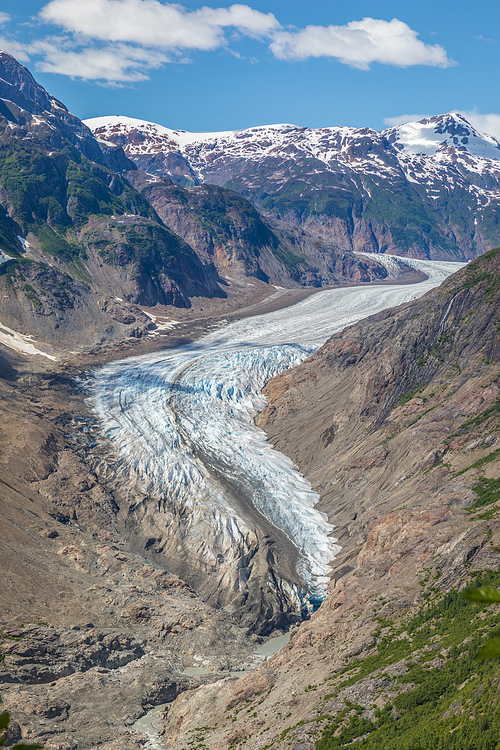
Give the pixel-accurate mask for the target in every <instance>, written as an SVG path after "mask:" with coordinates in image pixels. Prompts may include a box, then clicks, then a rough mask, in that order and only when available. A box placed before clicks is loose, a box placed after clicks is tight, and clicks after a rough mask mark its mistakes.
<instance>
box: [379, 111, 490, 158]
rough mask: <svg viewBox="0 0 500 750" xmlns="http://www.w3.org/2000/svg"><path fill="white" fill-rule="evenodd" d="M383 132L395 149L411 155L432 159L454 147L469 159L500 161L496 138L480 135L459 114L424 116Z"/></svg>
mask: <svg viewBox="0 0 500 750" xmlns="http://www.w3.org/2000/svg"><path fill="white" fill-rule="evenodd" d="M383 132H384V133H385V135H386V136H387V138H388V140H389V141H390V142H391V143H392V144H393V145H394V146H395V148H396V149H398V150H399V151H403V152H405V153H406V154H410V155H413V156H435V155H436V154H438V152H439V151H442V150H443V149H447V148H454V149H457V150H459V151H465V152H467V153H468V154H470V155H471V156H475V157H480V158H485V159H495V160H496V161H499V160H500V143H499V142H498V141H497V139H496V138H493V136H491V135H487V134H486V133H480V132H479V131H478V130H476V129H475V128H474V127H473V125H471V123H470V122H469V121H468V120H467V119H466V118H465V117H464V116H463V115H461V114H460V113H458V112H447V113H445V114H442V115H434V116H432V117H426V118H424V119H423V120H418V121H416V122H408V123H405V124H404V125H396V126H395V127H393V128H388V129H387V130H385V131H383Z"/></svg>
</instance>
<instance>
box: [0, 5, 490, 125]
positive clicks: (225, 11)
mask: <svg viewBox="0 0 500 750" xmlns="http://www.w3.org/2000/svg"><path fill="white" fill-rule="evenodd" d="M0 22H1V27H0V47H1V48H2V49H4V50H6V51H7V52H10V53H11V54H14V56H16V57H17V58H18V59H19V60H21V61H22V62H23V64H25V65H27V67H28V68H29V69H30V70H31V72H32V73H33V74H34V75H35V77H36V78H37V80H38V81H39V82H40V83H41V84H42V85H43V86H45V88H46V89H47V90H48V91H49V92H50V93H51V94H53V95H54V96H56V97H57V98H59V99H60V100H61V101H63V102H64V103H65V104H66V106H68V107H69V108H70V109H71V111H72V112H74V113H75V114H76V115H78V116H79V117H81V118H82V119H85V118H88V117H97V116H101V115H110V114H111V115H117V114H121V115H127V116H129V117H137V118H140V119H144V120H151V121H153V122H159V123H161V124H162V125H165V126H167V127H172V128H183V129H185V130H191V131H214V130H232V129H236V128H245V127H251V126H253V125H264V124H270V123H280V122H289V123H294V124H296V125H304V126H309V127H324V126H328V125H351V126H355V127H364V126H368V127H372V128H375V129H377V130H379V129H381V128H383V127H384V126H386V125H387V124H392V123H395V122H397V121H401V119H403V120H404V119H408V118H407V117H406V116H409V118H412V117H414V116H415V115H431V114H439V113H441V112H447V111H452V110H453V111H460V112H463V113H465V114H467V115H468V116H469V119H471V121H472V122H473V124H475V125H476V127H479V128H480V129H482V130H485V131H486V132H489V133H492V134H493V135H496V136H497V137H498V138H500V102H499V101H498V73H499V52H500V47H499V45H500V4H498V3H494V2H491V0H488V2H484V0H483V1H482V0H477V1H476V2H475V3H471V2H460V0H454V2H451V0H439V2H436V0H433V1H432V2H431V1H430V0H420V1H419V2H418V3H412V4H406V3H401V2H400V1H398V2H393V1H392V0H377V2H373V1H372V0H365V1H362V0H359V1H358V0H351V2H350V3H345V2H342V3H340V2H336V1H335V0H328V1H327V0H310V1H309V2H307V1H304V0H266V2H264V1H263V0H256V1H255V2H248V3H244V2H242V3H238V4H232V5H231V4H230V3H223V2H217V1H215V2H211V1H210V0H208V1H207V4H206V5H203V3H202V2H196V1H195V0H184V2H183V3H178V4H172V3H167V2H165V1H164V0H12V1H11V2H5V0H0Z"/></svg>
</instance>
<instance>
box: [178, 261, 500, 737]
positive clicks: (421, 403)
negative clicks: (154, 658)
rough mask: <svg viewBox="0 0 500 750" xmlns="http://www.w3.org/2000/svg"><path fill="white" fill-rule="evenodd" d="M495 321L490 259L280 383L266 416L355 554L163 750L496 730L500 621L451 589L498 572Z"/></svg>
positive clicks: (194, 695) (339, 339) (185, 714)
mask: <svg viewBox="0 0 500 750" xmlns="http://www.w3.org/2000/svg"><path fill="white" fill-rule="evenodd" d="M499 322H500V252H499V251H493V252H491V253H488V254H487V255H486V256H484V257H482V258H480V259H479V260H477V261H475V262H474V263H471V264H469V265H468V266H467V267H466V268H465V269H463V271H461V272H459V273H457V274H455V276H453V277H451V278H450V279H449V280H448V281H447V282H445V283H444V284H443V285H442V287H440V288H439V289H438V290H436V291H434V292H431V293H429V294H428V295H426V296H425V297H423V298H422V299H421V300H419V301H416V302H413V303H410V304H408V305H405V306H403V307H401V308H396V309H394V310H390V311H387V312H385V313H381V314H379V315H377V316H374V317H372V318H371V319H367V320H365V321H363V322H361V323H360V324H358V325H356V326H353V327H351V328H348V329H346V330H345V331H343V332H342V333H340V334H338V335H336V336H334V337H332V338H331V339H330V340H329V341H328V342H327V343H326V344H325V345H324V346H323V347H322V348H321V349H320V350H319V351H318V352H317V353H316V354H315V355H313V357H312V358H310V359H309V360H307V361H306V362H305V363H304V364H303V365H301V366H299V367H297V368H295V369H293V370H290V371H288V372H286V373H284V374H282V375H281V376H279V377H278V378H277V379H275V380H273V381H271V382H270V383H269V384H268V386H267V388H266V390H267V396H268V400H269V405H268V407H267V409H266V410H265V411H264V412H263V413H262V415H261V416H260V420H259V421H260V424H261V425H262V426H264V427H265V429H266V430H267V432H268V434H269V436H270V438H271V440H272V441H273V444H274V445H275V446H276V447H277V448H278V449H279V450H281V451H283V452H286V453H287V454H288V455H290V456H291V457H292V458H293V459H294V460H295V461H296V463H297V465H298V466H299V468H300V469H301V471H303V472H304V473H305V474H306V476H308V477H309V478H310V479H311V481H312V483H313V488H314V489H316V491H317V492H318V493H320V495H321V501H320V506H319V507H320V508H321V509H322V510H323V511H325V512H326V513H327V514H328V517H329V520H330V522H332V523H333V524H334V526H335V527H336V528H335V532H334V534H335V536H336V538H337V540H338V542H339V544H340V545H341V546H342V551H341V553H340V554H339V555H338V557H337V558H336V560H335V561H334V564H333V566H332V583H331V586H330V593H329V596H328V598H327V600H326V601H325V602H324V603H323V605H322V606H321V608H320V609H319V610H318V612H316V613H315V614H314V615H313V616H312V618H311V620H310V621H308V622H306V623H303V624H302V625H301V626H300V627H299V628H298V630H297V632H296V633H295V634H294V635H293V637H292V639H291V642H290V644H289V646H287V647H285V648H284V649H282V651H281V652H280V653H279V654H278V655H277V656H276V657H274V658H273V659H272V660H271V661H270V662H268V663H267V664H266V665H265V666H263V667H261V668H259V670H258V671H257V672H256V673H255V674H253V675H251V676H248V677H243V678H241V679H240V680H237V681H235V680H232V681H223V682H219V683H215V684H213V685H210V686H207V687H203V688H201V689H199V690H195V691H194V692H188V693H184V694H183V695H182V696H180V697H179V698H178V699H177V700H176V701H175V702H174V704H173V705H172V707H171V708H170V710H169V712H168V716H167V722H166V729H165V736H166V738H167V748H175V749H176V750H184V748H187V747H190V746H191V745H190V744H189V743H190V742H192V741H193V740H194V739H196V740H197V741H198V743H199V744H201V746H202V747H204V748H229V747H239V748H252V750H256V749H257V748H271V747H272V748H273V750H274V748H285V747H292V748H294V749H295V750H299V749H300V750H313V748H315V747H317V748H321V750H329V749H330V748H340V747H345V746H347V745H349V743H351V742H353V741H354V740H356V739H357V738H359V742H360V747H361V746H362V747H365V746H366V747H369V748H379V747H388V746H390V747H395V748H397V749H398V750H399V748H403V747H408V746H412V744H411V743H413V744H414V745H415V746H419V747H424V748H432V747H438V746H439V747H440V748H441V747H443V748H445V747H446V748H448V747H449V748H460V747H465V746H468V745H467V742H468V741H469V740H468V739H467V737H468V738H469V739H470V737H471V736H473V735H474V732H478V731H480V732H483V736H484V732H486V731H489V729H488V726H489V724H488V723H486V724H485V725H484V727H483V728H482V729H481V728H480V727H479V725H478V724H477V725H476V723H475V722H477V721H479V719H478V718H477V717H478V714H477V713H474V710H473V711H472V713H471V710H470V707H471V706H473V705H474V702H476V703H478V701H480V700H482V699H480V698H479V696H481V695H483V694H484V696H485V699H484V700H485V703H484V709H482V708H481V709H478V710H479V711H480V712H481V711H483V710H484V712H485V713H484V715H485V716H486V715H488V716H489V715H490V713H491V711H490V708H489V707H488V706H489V703H491V701H493V702H494V701H495V698H494V693H495V689H496V688H495V687H494V686H495V685H496V684H497V683H496V682H495V669H496V667H495V666H494V665H493V666H491V667H488V666H484V668H483V667H480V666H479V665H478V662H477V661H475V654H476V653H477V647H478V643H480V642H481V640H482V639H484V636H485V633H486V632H487V630H488V629H489V628H491V627H493V626H494V624H495V619H496V613H494V614H493V617H489V618H488V617H487V613H485V612H483V613H479V614H478V611H477V609H472V610H470V609H468V607H471V606H472V605H468V604H467V603H466V602H465V601H464V600H463V599H460V597H459V596H458V595H455V594H453V593H450V594H449V595H446V592H449V591H451V592H453V591H454V590H456V589H459V588H461V587H463V585H464V584H465V583H467V582H468V581H471V580H472V579H473V577H474V571H481V572H483V575H484V571H485V570H487V569H493V570H494V571H496V570H497V568H498V550H497V547H498V544H499V541H500V522H499V520H498V501H499V498H500V496H499V494H498V486H499V483H500V456H499V450H498V447H497V446H498V443H497V439H498V431H499V429H500V422H499V414H500V411H499V406H498V405H499V397H500V387H499V384H498V378H499V364H498V363H499V357H500V349H499V342H498V325H499ZM488 575H489V578H488ZM486 576H487V577H486V580H487V581H489V582H490V583H493V584H494V585H495V584H496V585H498V583H499V580H498V574H496V573H493V574H486ZM495 576H496V578H495ZM443 597H444V598H443ZM471 639H472V641H473V643H469V642H470V641H471ZM468 643H469V646H468V645H467V644H468ZM488 669H489V671H488ZM440 674H441V676H442V681H441V682H439V679H438V677H439V675H440ZM465 685H470V687H468V688H467V689H464V686H465ZM490 686H491V688H490ZM491 690H493V693H491ZM461 691H462V692H461ZM405 696H406V697H405ZM486 696H487V697H486ZM481 705H483V704H481ZM488 712H489V713H488ZM488 721H490V719H488ZM426 722H427V723H426ZM452 730H453V734H450V735H449V734H447V732H451V731H452ZM492 731H494V730H493V729H492ZM443 736H444V739H443ZM446 737H450V738H451V739H449V740H446ZM446 742H448V743H449V744H446ZM316 743H318V744H316ZM405 743H406V744H405ZM408 743H410V744H408ZM439 743H441V744H439ZM443 743H444V744H443ZM450 743H451V744H450ZM453 743H455V744H453Z"/></svg>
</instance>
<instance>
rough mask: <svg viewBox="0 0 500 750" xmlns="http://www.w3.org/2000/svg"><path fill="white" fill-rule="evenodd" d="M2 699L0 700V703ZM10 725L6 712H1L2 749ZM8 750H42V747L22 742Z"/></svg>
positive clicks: (0, 744)
mask: <svg viewBox="0 0 500 750" xmlns="http://www.w3.org/2000/svg"><path fill="white" fill-rule="evenodd" d="M1 702H2V699H1V698H0V703H1ZM9 724H10V714H9V712H8V711H2V713H0V747H4V746H5V743H6V742H7V739H8V731H9ZM10 750H43V745H37V744H33V743H31V744H26V743H24V742H20V743H17V742H16V744H15V745H11V747H10Z"/></svg>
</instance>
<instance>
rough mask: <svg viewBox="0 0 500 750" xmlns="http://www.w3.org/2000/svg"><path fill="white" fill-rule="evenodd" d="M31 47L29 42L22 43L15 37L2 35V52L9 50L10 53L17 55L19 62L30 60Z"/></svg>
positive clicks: (0, 41)
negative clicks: (10, 37)
mask: <svg viewBox="0 0 500 750" xmlns="http://www.w3.org/2000/svg"><path fill="white" fill-rule="evenodd" d="M29 49H30V45H29V44H22V43H21V42H17V41H16V40H15V39H9V38H7V37H4V36H0V50H2V52H8V54H9V55H12V57H15V58H16V60H19V62H29V59H30V56H29Z"/></svg>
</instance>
